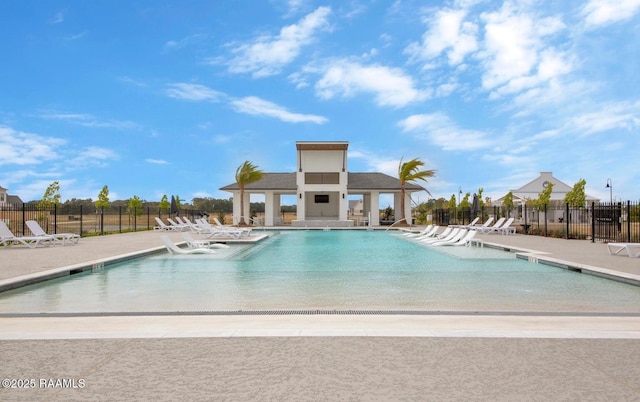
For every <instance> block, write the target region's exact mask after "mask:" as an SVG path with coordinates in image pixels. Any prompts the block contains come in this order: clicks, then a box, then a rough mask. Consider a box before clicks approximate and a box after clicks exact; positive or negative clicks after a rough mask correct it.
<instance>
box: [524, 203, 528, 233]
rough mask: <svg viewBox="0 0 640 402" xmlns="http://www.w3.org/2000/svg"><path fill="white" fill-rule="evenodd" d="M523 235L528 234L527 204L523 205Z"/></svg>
mask: <svg viewBox="0 0 640 402" xmlns="http://www.w3.org/2000/svg"><path fill="white" fill-rule="evenodd" d="M524 234H529V228H528V227H527V203H526V202H525V204H524Z"/></svg>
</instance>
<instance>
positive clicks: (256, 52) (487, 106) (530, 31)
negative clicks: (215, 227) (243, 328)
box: [0, 0, 640, 201]
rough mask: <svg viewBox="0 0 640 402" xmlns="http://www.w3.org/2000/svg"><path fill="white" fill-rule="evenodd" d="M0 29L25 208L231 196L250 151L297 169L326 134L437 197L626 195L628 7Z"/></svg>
mask: <svg viewBox="0 0 640 402" xmlns="http://www.w3.org/2000/svg"><path fill="white" fill-rule="evenodd" d="M425 4H428V5H426V6H425ZM0 27H2V28H1V31H0V32H2V35H1V37H0V51H1V53H2V57H0V71H1V72H2V73H1V74H0V155H1V158H0V186H2V187H5V188H8V189H9V193H10V194H16V195H19V196H20V197H21V198H22V199H23V200H25V201H28V200H33V199H40V198H41V197H42V194H43V193H44V191H45V189H46V187H47V186H48V184H50V183H51V182H53V181H54V180H59V181H60V185H61V195H62V199H63V200H66V199H71V198H93V199H96V198H97V195H98V193H99V191H100V189H101V188H102V186H104V185H105V184H106V185H108V186H109V189H110V192H111V194H110V197H111V199H112V200H114V199H126V198H130V197H131V196H133V195H137V196H139V197H141V198H142V199H145V200H149V201H157V200H159V199H160V197H161V196H162V195H163V194H168V195H170V194H178V195H179V196H180V197H181V198H182V199H184V200H187V201H190V200H191V199H192V198H193V197H224V198H227V197H229V195H230V194H228V193H224V192H220V191H219V190H218V189H219V188H220V187H222V186H224V185H227V184H230V183H232V182H233V181H234V172H235V169H236V168H237V167H238V166H239V165H240V164H241V163H242V162H243V161H244V160H250V161H252V162H253V163H255V164H257V165H258V166H259V167H260V168H261V169H262V170H264V171H268V172H292V171H294V170H295V164H296V152H295V142H296V141H330V140H339V141H349V144H350V145H349V160H348V163H349V170H350V171H360V172H364V171H381V172H385V173H388V174H391V175H396V172H397V166H398V162H399V160H400V158H404V159H405V160H406V159H411V158H420V159H421V160H423V161H424V162H425V164H426V166H425V168H426V169H435V170H437V176H436V177H435V178H433V179H431V180H430V181H429V182H428V183H427V184H426V185H425V186H426V187H427V188H428V189H429V190H430V191H431V193H432V194H433V195H434V196H436V197H445V198H449V197H450V196H451V195H452V194H457V193H458V190H459V189H462V191H463V192H471V193H473V192H474V191H476V190H477V189H478V188H479V187H482V188H484V194H485V196H490V197H493V198H494V199H497V198H499V197H500V196H502V195H504V194H505V193H506V192H507V191H508V190H510V189H515V188H518V187H520V186H522V185H524V184H526V183H527V182H529V181H531V180H533V179H535V178H536V177H537V176H538V174H539V172H541V171H551V172H553V174H554V176H556V177H557V178H558V179H560V180H562V181H564V182H565V183H567V184H569V185H573V184H574V183H575V182H577V181H578V180H580V179H581V178H584V179H585V180H586V181H587V186H586V190H587V193H588V194H590V195H593V196H596V197H600V198H602V199H603V200H608V198H609V190H608V189H606V188H605V184H606V181H607V179H608V178H611V180H612V182H613V196H614V198H616V199H618V200H620V199H622V200H627V199H632V200H637V199H638V197H639V194H640V192H639V190H638V185H639V183H640V172H639V170H640V169H639V168H638V167H639V166H640V164H639V163H638V161H637V159H638V155H639V151H638V150H640V79H639V78H638V74H639V72H640V42H639V41H638V38H640V0H581V1H577V0H576V1H574V0H563V1H555V0H549V1H535V0H522V1H482V0H459V1H428V2H425V1H414V0H396V1H382V0H371V1H366V0H352V1H350V0H340V1H310V0H309V1H307V0H288V1H287V0H265V1H256V0H236V1H223V0H219V1H198V0H188V1H178V0H176V1H163V2H161V1H151V0H149V1H144V0H140V1H106V0H105V1H90V2H87V1H80V0H78V1H63V0H61V1H55V2H53V1H52V2H43V1H36V0H23V1H3V2H0ZM417 198H418V200H426V198H427V196H426V194H422V195H419V196H418V197H417Z"/></svg>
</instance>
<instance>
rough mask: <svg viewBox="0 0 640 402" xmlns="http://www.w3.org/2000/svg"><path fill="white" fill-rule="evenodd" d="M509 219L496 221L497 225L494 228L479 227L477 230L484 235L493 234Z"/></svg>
mask: <svg viewBox="0 0 640 402" xmlns="http://www.w3.org/2000/svg"><path fill="white" fill-rule="evenodd" d="M506 219H507V218H504V217H503V218H500V219H498V220H497V221H496V223H494V224H493V226H486V227H479V228H478V229H476V230H477V231H478V232H480V233H482V234H487V233H491V232H492V231H494V230H495V229H497V228H499V227H501V226H502V224H503V223H504V221H505V220H506Z"/></svg>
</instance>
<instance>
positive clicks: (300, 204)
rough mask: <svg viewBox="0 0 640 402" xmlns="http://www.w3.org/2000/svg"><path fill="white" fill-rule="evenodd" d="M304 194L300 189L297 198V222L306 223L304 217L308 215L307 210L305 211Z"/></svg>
mask: <svg viewBox="0 0 640 402" xmlns="http://www.w3.org/2000/svg"><path fill="white" fill-rule="evenodd" d="M304 198H305V197H304V194H303V193H301V192H300V189H298V195H297V196H296V199H297V204H296V215H297V216H296V220H299V221H304V220H305V219H304V217H305V215H306V213H305V210H304V201H305V200H304Z"/></svg>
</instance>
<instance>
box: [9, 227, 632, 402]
mask: <svg viewBox="0 0 640 402" xmlns="http://www.w3.org/2000/svg"><path fill="white" fill-rule="evenodd" d="M159 236H160V234H159V233H158V232H139V233H128V234H120V235H110V236H103V237H91V238H83V239H81V240H80V243H79V244H78V245H75V246H65V247H61V246H54V247H49V248H38V249H26V248H24V247H14V248H10V249H2V250H0V281H3V282H4V283H7V282H12V281H15V280H17V279H19V278H21V277H24V276H25V275H27V276H28V275H35V276H38V275H41V274H43V273H45V272H47V271H51V270H54V271H55V270H58V269H63V270H64V269H67V268H65V267H69V266H72V267H73V266H77V265H86V264H94V263H98V264H99V263H101V261H103V260H104V259H107V258H111V257H114V256H121V255H128V254H131V253H136V252H139V251H141V250H147V251H149V250H154V249H158V248H160V241H159ZM170 236H171V237H172V239H173V240H174V241H176V242H179V241H181V237H180V235H179V234H170ZM481 238H482V239H483V240H484V242H485V245H489V243H492V244H500V245H501V247H503V248H512V249H522V250H528V251H534V254H533V255H535V256H541V257H543V258H550V259H553V260H554V261H560V262H569V263H570V266H573V267H575V266H580V267H582V266H584V267H589V268H597V269H600V270H606V271H611V272H612V273H614V274H615V273H618V274H620V275H622V276H628V275H631V276H634V275H640V259H634V258H629V257H625V256H611V255H609V254H608V252H607V249H606V245H605V244H597V243H596V244H594V243H590V242H589V241H583V240H580V241H579V240H563V239H550V238H543V237H537V236H521V235H516V236H499V235H485V236H482V237H481ZM603 280H604V279H603ZM639 291H640V289H639ZM0 356H2V361H3V364H2V365H1V368H0V374H1V375H2V378H3V379H4V378H7V379H12V378H14V379H36V380H37V385H38V386H37V387H36V389H11V388H8V389H7V388H6V387H5V388H0V399H1V400H104V399H108V400H141V399H155V400H176V399H182V400H186V399H188V400H211V399H215V400H319V399H320V400H345V399H353V400H398V399H404V400H489V399H490V400H516V399H517V400H583V401H584V400H639V398H638V395H640V385H639V383H638V381H637V379H638V378H640V365H638V363H637V362H638V361H640V316H638V315H636V314H629V315H606V314H604V315H579V314H575V315H572V314H569V315H527V314H522V315H502V314H495V315H491V314H489V315H474V314H460V315H456V314H451V315H438V314H432V315H231V316H226V315H173V316H172V315H156V316H70V317H64V316H56V317H6V316H3V317H0ZM62 378H64V379H69V378H71V379H74V380H79V379H82V380H83V382H84V383H85V386H84V387H83V388H80V387H76V388H73V387H71V388H63V387H57V388H52V387H47V386H46V385H47V384H48V383H47V382H46V381H45V382H44V383H42V384H44V385H45V386H40V385H41V382H40V380H41V379H62Z"/></svg>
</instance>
